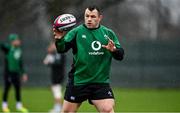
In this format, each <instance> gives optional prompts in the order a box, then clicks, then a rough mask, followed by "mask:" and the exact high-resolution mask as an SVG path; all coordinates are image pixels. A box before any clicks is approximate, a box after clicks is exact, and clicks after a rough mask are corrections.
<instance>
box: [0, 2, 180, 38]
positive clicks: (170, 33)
mask: <svg viewBox="0 0 180 113" xmlns="http://www.w3.org/2000/svg"><path fill="white" fill-rule="evenodd" d="M89 4H91V5H92V4H95V5H97V6H99V7H100V9H101V10H102V12H103V15H104V19H103V24H105V25H107V26H109V27H110V28H112V29H113V30H115V31H116V32H118V33H119V35H123V36H125V37H127V38H131V37H136V38H152V39H157V38H159V37H161V38H162V37H163V38H168V37H177V36H178V35H180V34H179V32H178V31H179V28H180V26H179V20H180V11H179V10H178V9H179V7H178V6H179V4H180V2H179V0H171V1H170V0H98V1H97V0H73V1H71V0H28V1H24V0H11V1H7V0H1V1H0V14H1V18H0V24H1V27H0V31H1V32H0V35H1V37H4V36H7V34H8V33H9V32H18V33H20V34H22V35H28V36H29V37H34V35H32V33H34V32H37V31H38V32H39V34H38V35H36V36H35V37H46V39H47V38H48V37H49V36H51V31H50V29H51V25H52V23H53V20H54V19H55V18H56V17H57V16H58V15H59V14H62V13H72V14H74V15H75V16H76V17H77V20H78V22H79V23H81V22H82V20H83V13H84V9H85V8H86V7H87V6H88V5H89Z"/></svg>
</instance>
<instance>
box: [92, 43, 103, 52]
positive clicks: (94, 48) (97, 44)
mask: <svg viewBox="0 0 180 113" xmlns="http://www.w3.org/2000/svg"><path fill="white" fill-rule="evenodd" d="M91 47H92V49H93V50H95V51H98V50H100V49H101V43H100V42H99V41H93V42H92V43H91Z"/></svg>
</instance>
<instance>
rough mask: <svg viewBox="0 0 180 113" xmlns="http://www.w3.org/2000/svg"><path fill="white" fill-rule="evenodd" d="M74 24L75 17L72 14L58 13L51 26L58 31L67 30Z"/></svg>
mask: <svg viewBox="0 0 180 113" xmlns="http://www.w3.org/2000/svg"><path fill="white" fill-rule="evenodd" d="M75 25H76V18H75V16H74V15H72V14H62V15H59V16H58V17H57V18H56V19H55V21H54V24H53V27H54V28H55V29H57V30H59V31H69V30H70V29H72V27H74V26H75Z"/></svg>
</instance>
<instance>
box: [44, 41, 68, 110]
mask: <svg viewBox="0 0 180 113" xmlns="http://www.w3.org/2000/svg"><path fill="white" fill-rule="evenodd" d="M43 62H44V64H45V65H47V66H49V67H50V68H51V83H52V86H51V89H52V93H53V96H54V108H53V109H52V110H51V111H50V112H51V113H59V112H60V110H61V106H62V84H63V81H64V75H65V55H64V54H59V53H57V51H56V47H55V44H54V42H52V43H50V44H49V46H48V48H47V55H46V57H45V59H44V61H43Z"/></svg>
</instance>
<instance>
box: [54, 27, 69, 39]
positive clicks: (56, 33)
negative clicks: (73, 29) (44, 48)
mask: <svg viewBox="0 0 180 113" xmlns="http://www.w3.org/2000/svg"><path fill="white" fill-rule="evenodd" d="M53 34H54V39H61V38H62V37H63V36H64V35H65V34H66V31H59V30H57V29H55V28H53Z"/></svg>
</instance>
